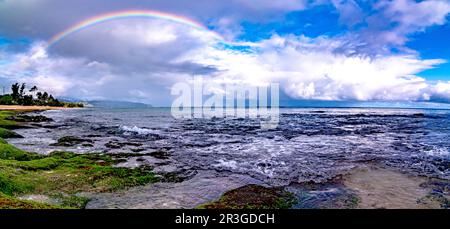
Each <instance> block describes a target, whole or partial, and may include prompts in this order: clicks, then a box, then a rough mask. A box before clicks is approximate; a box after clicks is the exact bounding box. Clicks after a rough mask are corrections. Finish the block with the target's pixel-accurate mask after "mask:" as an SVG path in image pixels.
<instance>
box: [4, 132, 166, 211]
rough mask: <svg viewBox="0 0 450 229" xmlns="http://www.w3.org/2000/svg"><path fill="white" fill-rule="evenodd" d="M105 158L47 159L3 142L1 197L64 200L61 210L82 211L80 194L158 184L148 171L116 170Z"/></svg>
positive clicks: (68, 155) (55, 154)
mask: <svg viewBox="0 0 450 229" xmlns="http://www.w3.org/2000/svg"><path fill="white" fill-rule="evenodd" d="M114 163H115V159H114V158H112V157H111V156H110V155H105V154H97V153H92V154H75V153H70V152H53V153H51V154H50V155H48V156H41V155H38V154H35V153H29V152H25V151H23V150H20V149H17V148H16V147H14V146H12V145H9V144H8V143H6V142H5V141H4V140H3V139H0V193H3V194H6V195H8V196H10V197H13V196H16V195H22V194H31V193H32V194H43V195H47V196H63V197H64V198H59V199H61V202H62V203H61V206H64V207H74V208H83V207H84V206H85V205H86V203H87V199H85V198H82V197H75V194H77V193H79V192H111V191H116V190H120V189H125V188H128V187H132V186H137V185H144V184H147V183H151V182H156V181H158V180H159V179H158V178H157V177H156V176H155V174H154V173H153V172H152V171H151V168H149V167H141V168H136V169H130V168H118V167H114V166H113V165H114Z"/></svg>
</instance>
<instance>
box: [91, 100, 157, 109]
mask: <svg viewBox="0 0 450 229" xmlns="http://www.w3.org/2000/svg"><path fill="white" fill-rule="evenodd" d="M87 103H88V104H89V105H91V106H93V107H101V108H150V107H152V105H150V104H145V103H136V102H126V101H113V100H92V101H88V102H87Z"/></svg>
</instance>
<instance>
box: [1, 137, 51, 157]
mask: <svg viewBox="0 0 450 229" xmlns="http://www.w3.org/2000/svg"><path fill="white" fill-rule="evenodd" d="M38 158H42V156H40V155H38V154H34V153H29V152H26V151H23V150H21V149H18V148H16V147H15V146H13V145H10V144H8V143H7V142H6V141H5V140H4V139H2V138H0V159H6V160H18V161H27V160H32V159H38Z"/></svg>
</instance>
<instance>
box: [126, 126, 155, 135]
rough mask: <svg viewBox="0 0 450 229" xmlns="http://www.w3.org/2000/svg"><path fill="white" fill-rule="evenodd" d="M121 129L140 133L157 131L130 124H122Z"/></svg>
mask: <svg viewBox="0 0 450 229" xmlns="http://www.w3.org/2000/svg"><path fill="white" fill-rule="evenodd" d="M120 129H121V130H122V131H125V132H128V133H136V134H139V135H146V134H154V133H156V131H154V130H151V129H147V128H139V127H137V126H133V127H129V126H120Z"/></svg>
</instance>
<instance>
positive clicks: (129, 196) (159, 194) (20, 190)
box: [0, 110, 450, 209]
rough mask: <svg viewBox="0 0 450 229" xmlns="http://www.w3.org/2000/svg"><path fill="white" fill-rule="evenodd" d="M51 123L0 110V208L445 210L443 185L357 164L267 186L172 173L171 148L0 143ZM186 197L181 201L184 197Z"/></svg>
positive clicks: (233, 177)
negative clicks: (31, 147) (36, 147)
mask: <svg viewBox="0 0 450 229" xmlns="http://www.w3.org/2000/svg"><path fill="white" fill-rule="evenodd" d="M52 122H53V120H52V119H50V118H47V117H45V116H42V115H40V114H36V113H34V114H25V113H23V111H10V110H2V111H0V138H2V140H1V142H0V170H1V174H0V208H214V209H215V208H233V209H242V208H251V209H255V208H256V209H261V208H263V209H264V208H321V209H322V208H449V207H450V204H449V199H450V194H449V190H450V184H449V182H448V181H447V180H442V179H437V178H427V177H420V176H413V175H411V174H407V173H404V172H402V171H398V170H395V169H393V168H390V167H388V166H386V165H384V164H380V163H378V164H377V163H374V162H370V161H367V162H359V163H356V164H355V166H354V168H353V169H350V170H349V171H348V173H346V174H340V175H337V176H335V177H334V178H332V179H328V180H325V181H323V182H318V183H317V182H316V183H314V182H303V183H291V184H289V185H284V186H277V187H273V186H271V185H268V184H266V183H264V182H263V181H260V180H258V179H255V178H252V177H249V176H246V175H239V174H233V173H227V172H226V171H220V173H218V171H214V170H207V169H205V170H202V169H201V168H196V169H193V168H178V167H176V165H173V163H172V162H173V161H172V158H171V157H172V155H171V152H170V149H163V148H162V149H157V150H155V151H152V152H147V151H145V150H144V149H142V148H141V146H142V143H140V142H138V141H119V140H114V139H112V140H109V141H107V142H106V143H105V144H104V146H105V147H106V148H107V149H111V150H122V151H123V152H119V153H105V152H100V153H97V152H89V153H71V152H64V151H55V152H52V153H50V154H48V155H42V154H36V153H30V152H26V151H23V150H20V149H18V148H16V147H14V146H12V145H10V144H8V143H7V142H6V141H5V140H3V139H9V138H20V137H23V136H21V135H19V134H17V133H15V132H14V129H18V128H36V127H41V126H51V125H52ZM96 137H98V136H94V135H92V136H63V137H61V138H59V139H58V140H57V142H56V143H52V144H53V145H54V146H58V147H63V148H64V147H73V146H82V147H91V146H92V144H93V143H94V141H95V138H96ZM188 196H189V197H190V198H186V197H188Z"/></svg>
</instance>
